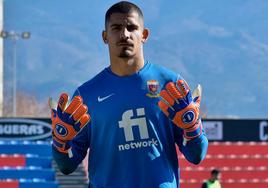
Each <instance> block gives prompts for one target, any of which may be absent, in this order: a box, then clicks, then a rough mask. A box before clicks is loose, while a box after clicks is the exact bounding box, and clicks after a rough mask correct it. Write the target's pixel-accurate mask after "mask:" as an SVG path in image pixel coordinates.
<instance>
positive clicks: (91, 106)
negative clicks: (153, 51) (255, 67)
mask: <svg viewBox="0 0 268 188" xmlns="http://www.w3.org/2000/svg"><path fill="white" fill-rule="evenodd" d="M148 36H149V30H148V29H146V28H145V27H144V23H143V14H142V12H141V10H140V9H139V7H137V6H136V5H134V4H132V3H130V2H126V1H122V2H119V3H116V4H114V5H113V6H112V7H110V8H109V9H108V11H107V12H106V16H105V30H104V31H103V33H102V37H103V41H104V43H105V44H107V45H108V47H109V55H110V66H109V67H107V68H105V69H104V70H103V71H101V72H100V73H99V74H98V75H96V76H95V77H94V78H93V79H91V80H89V81H88V82H86V83H84V84H83V85H82V86H80V87H78V89H77V90H76V92H75V94H74V98H73V100H72V102H71V103H70V104H69V105H67V101H68V95H67V94H62V95H61V96H60V99H59V102H58V108H57V110H55V109H53V108H52V129H53V133H52V134H53V156H54V159H55V160H56V162H57V164H58V166H59V168H60V170H61V171H62V172H63V173H64V174H69V173H71V172H73V171H74V170H75V169H76V167H77V166H78V165H79V163H80V162H81V161H82V160H83V159H84V157H85V156H86V154H87V149H88V148H89V158H88V164H89V187H91V188H132V187H133V188H158V187H159V188H164V187H170V188H175V187H178V186H179V174H178V168H179V166H178V159H177V153H176V146H175V145H178V146H179V149H180V151H181V152H182V153H183V154H184V155H185V157H186V158H187V159H188V160H189V161H190V162H192V163H194V164H198V163H200V162H201V161H202V160H203V159H204V157H205V155H206V151H207V147H208V141H207V138H206V137H205V135H204V133H203V131H202V124H201V120H200V118H199V106H200V100H201V88H200V87H198V88H197V90H196V91H195V92H194V93H193V98H192V94H191V91H190V88H189V87H188V85H187V83H186V82H185V81H184V80H183V79H182V77H181V76H180V75H178V74H175V73H173V72H172V71H170V70H167V69H165V68H163V67H160V66H157V65H154V64H151V63H149V62H147V61H145V60H144V57H143V44H144V43H145V42H146V41H147V39H148ZM160 91H161V92H160ZM77 133H78V134H77Z"/></svg>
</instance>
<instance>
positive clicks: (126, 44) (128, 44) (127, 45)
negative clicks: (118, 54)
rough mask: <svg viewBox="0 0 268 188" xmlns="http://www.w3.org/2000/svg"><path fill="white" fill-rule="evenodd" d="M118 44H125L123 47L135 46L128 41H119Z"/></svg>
mask: <svg viewBox="0 0 268 188" xmlns="http://www.w3.org/2000/svg"><path fill="white" fill-rule="evenodd" d="M117 45H118V46H123V47H133V46H134V45H133V44H132V43H128V42H119V43H118V44H117Z"/></svg>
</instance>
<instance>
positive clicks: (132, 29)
mask: <svg viewBox="0 0 268 188" xmlns="http://www.w3.org/2000/svg"><path fill="white" fill-rule="evenodd" d="M137 29H138V26H136V25H128V26H127V30H128V31H134V30H137Z"/></svg>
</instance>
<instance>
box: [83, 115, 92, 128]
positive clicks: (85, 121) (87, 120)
mask: <svg viewBox="0 0 268 188" xmlns="http://www.w3.org/2000/svg"><path fill="white" fill-rule="evenodd" d="M90 119H91V118H90V115H89V114H84V115H83V116H82V117H81V119H80V128H81V129H82V128H83V127H84V126H85V125H86V124H87V123H88V122H89V121H90Z"/></svg>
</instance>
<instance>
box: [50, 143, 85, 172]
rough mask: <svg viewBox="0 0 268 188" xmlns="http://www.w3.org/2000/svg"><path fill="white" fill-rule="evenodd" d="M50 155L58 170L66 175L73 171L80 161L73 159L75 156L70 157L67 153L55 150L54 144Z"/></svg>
mask: <svg viewBox="0 0 268 188" xmlns="http://www.w3.org/2000/svg"><path fill="white" fill-rule="evenodd" d="M52 155H53V158H54V160H55V161H56V163H57V165H58V167H59V169H60V171H61V172H62V173H63V174H66V175H67V174H70V173H72V172H73V171H75V169H76V168H77V166H78V165H79V163H80V162H79V163H78V160H76V159H75V156H72V157H70V156H69V154H64V153H61V152H59V151H57V150H56V149H55V148H54V146H52Z"/></svg>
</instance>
